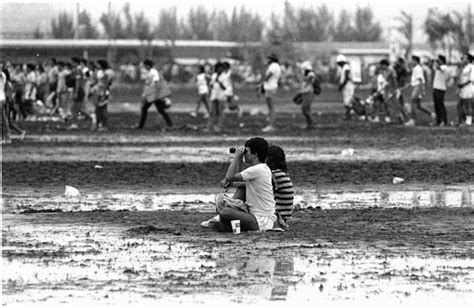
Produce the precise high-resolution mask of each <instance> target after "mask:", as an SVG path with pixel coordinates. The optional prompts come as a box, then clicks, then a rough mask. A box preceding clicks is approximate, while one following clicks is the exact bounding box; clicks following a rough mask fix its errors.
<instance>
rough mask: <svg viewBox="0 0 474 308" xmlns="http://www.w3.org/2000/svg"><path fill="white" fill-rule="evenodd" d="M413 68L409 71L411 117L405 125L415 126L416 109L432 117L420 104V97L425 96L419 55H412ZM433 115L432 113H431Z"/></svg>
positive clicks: (423, 77) (424, 82)
mask: <svg viewBox="0 0 474 308" xmlns="http://www.w3.org/2000/svg"><path fill="white" fill-rule="evenodd" d="M411 60H412V63H413V65H414V66H413V70H412V72H411V87H412V92H411V106H410V107H411V108H410V109H411V118H410V120H408V121H407V122H405V124H404V125H405V126H415V125H416V121H417V114H416V112H417V109H418V110H419V111H421V112H423V113H425V114H427V115H429V116H430V117H432V114H431V112H430V111H429V110H428V109H426V108H423V106H421V99H422V98H423V96H425V94H426V92H425V84H426V80H425V75H424V73H423V68H422V67H421V65H420V57H418V56H412V57H411ZM433 116H434V113H433Z"/></svg>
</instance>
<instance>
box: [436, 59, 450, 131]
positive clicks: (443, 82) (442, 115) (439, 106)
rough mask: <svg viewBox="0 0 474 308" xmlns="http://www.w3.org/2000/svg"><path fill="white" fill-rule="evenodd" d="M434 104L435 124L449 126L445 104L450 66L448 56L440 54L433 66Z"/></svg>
mask: <svg viewBox="0 0 474 308" xmlns="http://www.w3.org/2000/svg"><path fill="white" fill-rule="evenodd" d="M433 69H434V71H435V73H434V79H433V104H434V110H435V114H436V122H435V123H434V124H435V125H438V126H447V125H448V117H447V114H446V107H445V106H444V96H445V94H446V89H447V80H448V78H449V74H448V67H447V66H446V57H445V56H443V55H438V59H437V60H436V61H435V62H434V67H433Z"/></svg>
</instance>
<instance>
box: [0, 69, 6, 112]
mask: <svg viewBox="0 0 474 308" xmlns="http://www.w3.org/2000/svg"><path fill="white" fill-rule="evenodd" d="M6 84H7V76H5V74H4V73H3V72H1V75H0V101H1V102H3V101H4V100H6V97H5V86H6ZM2 107H3V106H2Z"/></svg>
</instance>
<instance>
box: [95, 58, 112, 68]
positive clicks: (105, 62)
mask: <svg viewBox="0 0 474 308" xmlns="http://www.w3.org/2000/svg"><path fill="white" fill-rule="evenodd" d="M97 64H99V66H100V67H101V68H102V69H104V70H105V69H108V68H109V63H108V62H107V61H106V60H103V59H101V60H98V61H97Z"/></svg>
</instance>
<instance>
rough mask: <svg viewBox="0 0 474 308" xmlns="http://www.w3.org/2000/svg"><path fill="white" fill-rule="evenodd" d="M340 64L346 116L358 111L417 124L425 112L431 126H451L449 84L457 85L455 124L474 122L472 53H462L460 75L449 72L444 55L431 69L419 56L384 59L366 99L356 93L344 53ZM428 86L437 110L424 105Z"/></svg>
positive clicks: (372, 117) (367, 116)
mask: <svg viewBox="0 0 474 308" xmlns="http://www.w3.org/2000/svg"><path fill="white" fill-rule="evenodd" d="M337 63H338V65H339V66H340V67H341V75H340V77H341V79H340V82H339V85H340V87H339V89H340V90H341V91H342V94H343V102H344V106H345V108H346V119H350V117H351V113H356V114H357V115H359V116H360V118H361V119H363V120H369V121H371V122H381V121H384V122H386V123H391V122H398V123H400V124H404V125H405V126H415V125H417V124H419V123H420V121H419V119H420V116H423V115H424V116H425V117H429V119H430V120H429V121H430V124H431V125H437V126H441V127H443V126H448V125H450V123H448V118H447V112H446V106H445V94H446V91H447V90H448V88H449V87H451V86H455V87H456V95H457V106H456V107H457V108H456V110H457V122H455V123H453V124H454V125H457V126H463V125H472V117H473V106H474V63H473V56H472V55H471V54H469V53H466V54H464V55H462V57H461V62H460V67H459V69H458V74H457V76H452V75H451V74H450V73H449V71H448V67H447V63H446V57H445V56H444V55H438V57H437V58H436V59H435V60H434V61H432V63H431V67H428V69H424V68H423V67H422V66H421V60H420V57H418V56H416V55H413V56H412V57H411V59H410V61H408V63H407V61H405V60H404V59H403V58H398V59H397V61H396V62H395V63H393V64H392V65H390V62H389V61H388V60H387V59H382V60H381V61H380V62H379V65H378V66H377V68H376V70H375V73H374V75H373V80H372V94H371V95H370V96H369V97H368V98H366V99H361V98H359V97H357V96H356V95H355V93H354V92H355V87H354V85H353V83H352V81H351V80H352V78H351V73H350V66H349V64H348V62H347V60H346V59H345V57H344V56H343V55H339V56H338V57H337ZM431 76H433V77H432V78H431ZM455 81H456V82H455ZM428 85H430V88H432V89H433V93H432V98H433V110H434V112H431V111H430V110H429V109H427V108H426V107H425V106H423V105H422V101H423V99H424V97H426V96H427V93H426V89H427V88H428Z"/></svg>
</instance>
